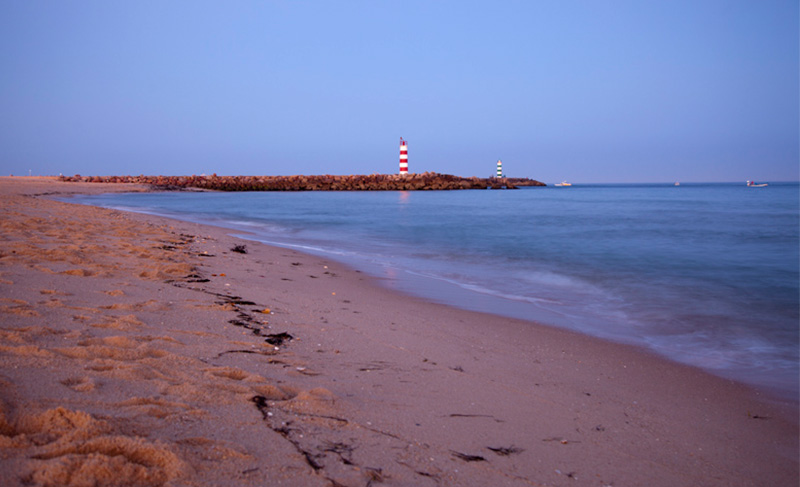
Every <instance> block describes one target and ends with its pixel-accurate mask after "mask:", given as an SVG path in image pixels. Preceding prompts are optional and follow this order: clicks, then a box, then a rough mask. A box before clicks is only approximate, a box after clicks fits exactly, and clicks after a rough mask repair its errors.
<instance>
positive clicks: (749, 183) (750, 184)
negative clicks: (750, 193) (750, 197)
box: [747, 181, 768, 188]
mask: <svg viewBox="0 0 800 487" xmlns="http://www.w3.org/2000/svg"><path fill="white" fill-rule="evenodd" d="M765 186H768V184H767V183H757V182H755V181H747V187H748V188H763V187H765Z"/></svg>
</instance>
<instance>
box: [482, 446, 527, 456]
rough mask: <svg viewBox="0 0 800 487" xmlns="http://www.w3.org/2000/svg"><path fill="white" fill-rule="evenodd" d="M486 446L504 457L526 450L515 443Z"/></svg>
mask: <svg viewBox="0 0 800 487" xmlns="http://www.w3.org/2000/svg"><path fill="white" fill-rule="evenodd" d="M486 448H488V449H489V450H491V451H493V452H495V453H497V454H498V455H500V456H503V457H507V456H509V455H515V454H518V453H522V452H524V451H525V450H523V449H522V448H517V447H516V446H514V445H511V446H509V447H497V448H495V447H492V446H487V447H486Z"/></svg>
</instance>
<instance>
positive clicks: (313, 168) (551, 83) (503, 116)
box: [0, 0, 800, 183]
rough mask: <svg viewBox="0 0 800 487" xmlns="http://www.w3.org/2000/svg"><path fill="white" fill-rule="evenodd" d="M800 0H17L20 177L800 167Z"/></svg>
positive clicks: (618, 176)
mask: <svg viewBox="0 0 800 487" xmlns="http://www.w3.org/2000/svg"><path fill="white" fill-rule="evenodd" d="M798 10H799V9H798V2H797V1H796V0H764V1H753V0H744V1H738V0H719V1H717V0H688V1H687V0H670V1H641V0H608V1H606V0H524V1H508V0H491V1H435V0H431V1H378V0H374V1H335V2H334V1H302V0H298V1H267V0H264V1H246V0H237V1H234V2H223V1H177V0H176V1H173V0H165V1H161V0H159V1H147V0H144V1H138V0H137V1H135V2H132V1H118V0H101V1H90V0H76V1H60V0H49V1H43V0H26V1H17V0H0V175H9V174H14V175H29V174H32V175H58V174H65V175H73V174H82V175H122V174H130V175H138V174H147V175H155V174H163V175H190V174H212V173H216V174H219V175H286V174H372V173H383V174H391V173H397V172H398V163H399V139H400V137H403V138H405V139H406V140H407V141H408V157H409V171H410V172H420V173H421V172H426V171H434V172H439V173H446V174H455V175H459V176H480V177H488V176H491V175H492V174H493V173H494V172H495V168H496V162H497V160H498V159H501V160H502V161H503V167H504V172H505V174H506V175H507V176H510V177H530V178H533V179H537V180H540V181H544V182H547V183H554V182H560V181H562V180H568V181H570V182H573V183H602V182H672V181H681V182H693V181H694V182H705V181H745V180H748V179H752V180H757V181H797V180H798V179H800V115H799V113H800V97H799V95H798V92H799V91H800V54H799V48H798V45H800V33H799V28H798V24H799V23H800V12H799V11H798Z"/></svg>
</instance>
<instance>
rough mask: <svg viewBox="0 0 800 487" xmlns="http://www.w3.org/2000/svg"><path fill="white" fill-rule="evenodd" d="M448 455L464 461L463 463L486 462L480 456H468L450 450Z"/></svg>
mask: <svg viewBox="0 0 800 487" xmlns="http://www.w3.org/2000/svg"><path fill="white" fill-rule="evenodd" d="M450 453H452V454H453V456H454V457H456V458H458V459H461V460H464V461H465V462H485V461H487V460H486V459H485V458H483V457H482V456H480V455H468V454H466V453H461V452H457V451H455V450H450Z"/></svg>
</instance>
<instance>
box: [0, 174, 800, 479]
mask: <svg viewBox="0 0 800 487" xmlns="http://www.w3.org/2000/svg"><path fill="white" fill-rule="evenodd" d="M137 189H138V190H144V189H146V188H144V187H136V186H128V185H120V184H113V185H104V184H90V183H59V182H56V181H54V180H51V179H46V178H0V201H2V210H0V214H1V215H2V216H1V217H0V229H2V231H1V232H0V485H3V486H15V485H42V486H51V485H52V486H56V485H58V486H84V485H98V486H105V485H108V486H111V485H135V486H160V485H165V486H214V485H247V486H249V485H253V486H256V485H290V486H337V485H344V486H367V485H369V486H378V485H387V486H392V485H394V486H486V485H509V486H517V485H518V486H531V485H533V486H539V485H576V486H577V485H592V486H602V485H614V486H628V485H647V486H662V485H663V486H675V485H693V486H701V485H708V486H746V485H763V486H781V485H797V482H798V408H797V403H789V402H785V401H780V400H778V399H775V398H772V397H770V396H768V395H767V394H765V393H763V392H759V391H756V390H753V389H751V388H748V387H746V386H743V385H741V384H737V383H734V382H731V381H727V380H724V379H720V378H718V377H714V376H711V375H708V374H706V373H704V372H702V371H699V370H697V369H693V368H690V367H686V366H682V365H678V364H674V363H671V362H668V361H666V360H663V359H661V358H659V357H655V356H653V355H650V354H648V353H646V352H643V351H641V350H638V349H635V348H632V347H628V346H623V345H618V344H613V343H607V342H604V341H601V340H596V339H593V338H589V337H585V336H582V335H578V334H575V333H571V332H568V331H563V330H558V329H554V328H550V327H547V326H543V325H536V324H532V323H529V322H524V321H519V320H513V319H508V318H502V317H497V316H493V315H486V314H481V313H474V312H468V311H463V310H457V309H453V308H449V307H446V306H441V305H437V304H432V303H427V302H424V301H422V300H419V299H416V298H412V297H407V296H402V295H398V294H396V293H393V292H390V291H388V290H386V289H384V288H383V287H381V286H379V285H377V284H376V282H375V280H374V279H372V278H369V277H367V276H365V275H364V274H362V273H360V272H358V271H356V270H353V269H350V268H347V267H345V266H343V265H340V264H337V263H335V262H330V261H327V260H325V259H323V258H320V257H315V256H309V255H305V254H301V253H298V252H295V251H292V250H287V249H281V248H274V247H269V246H265V245H260V244H256V243H253V242H244V241H241V240H237V239H235V238H233V237H230V236H228V235H227V233H226V232H227V231H226V230H225V229H220V228H215V227H210V226H202V225H197V224H193V223H186V222H179V221H174V220H169V219H164V218H158V217H153V216H147V215H138V214H130V213H124V212H120V211H114V210H105V209H101V208H92V207H84V206H80V205H74V204H68V203H61V202H57V201H53V200H51V199H50V198H49V197H50V196H53V195H54V194H61V195H63V194H67V193H75V192H83V193H85V192H92V193H98V192H108V191H130V190H137ZM240 245H245V246H246V249H245V251H246V253H240V252H236V251H234V250H233V249H235V248H236V246H240Z"/></svg>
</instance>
